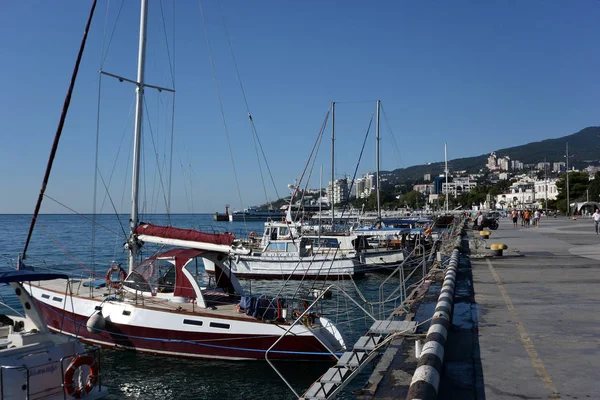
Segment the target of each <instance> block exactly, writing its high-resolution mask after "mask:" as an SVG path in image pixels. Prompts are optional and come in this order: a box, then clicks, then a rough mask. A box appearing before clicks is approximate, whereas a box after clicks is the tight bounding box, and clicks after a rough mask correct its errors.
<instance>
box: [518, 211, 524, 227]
mask: <svg viewBox="0 0 600 400" xmlns="http://www.w3.org/2000/svg"><path fill="white" fill-rule="evenodd" d="M519 217H520V218H521V226H525V212H524V211H523V210H521V211H519Z"/></svg>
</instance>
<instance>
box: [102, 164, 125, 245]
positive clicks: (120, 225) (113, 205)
mask: <svg viewBox="0 0 600 400" xmlns="http://www.w3.org/2000/svg"><path fill="white" fill-rule="evenodd" d="M96 172H97V174H98V176H100V180H101V181H102V184H103V185H104V190H106V194H107V196H108V200H109V201H110V204H111V205H112V208H113V211H114V212H115V216H116V217H117V221H119V227H120V228H121V231H123V236H124V237H125V240H127V236H128V235H127V233H125V228H124V227H123V223H121V219H120V218H119V212H118V211H117V207H116V206H115V203H114V202H113V199H112V196H111V195H110V193H109V192H108V187H107V186H106V182H105V181H104V177H103V176H102V173H101V172H100V171H99V170H98V171H96Z"/></svg>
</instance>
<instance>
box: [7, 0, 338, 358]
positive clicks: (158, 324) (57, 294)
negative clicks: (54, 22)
mask: <svg viewBox="0 0 600 400" xmlns="http://www.w3.org/2000/svg"><path fill="white" fill-rule="evenodd" d="M147 13H148V1H147V0H141V17H140V36H139V53H138V54H139V57H138V74H137V80H136V81H130V82H132V83H134V84H135V86H136V88H137V90H136V113H135V115H136V118H135V132H134V146H133V148H134V153H133V160H134V162H133V171H132V177H133V178H132V210H131V216H130V233H129V238H128V240H127V243H126V244H125V247H126V249H127V251H128V264H127V268H126V269H125V268H123V267H121V266H120V265H119V264H113V265H110V266H109V268H108V271H107V273H106V276H105V279H100V280H98V279H96V277H95V276H91V277H90V279H88V280H86V282H81V281H80V282H79V283H80V284H78V285H73V283H74V282H73V281H72V280H68V281H67V282H69V283H70V288H71V289H72V290H71V291H69V292H67V293H65V292H64V291H63V290H62V289H61V287H63V286H64V283H65V281H64V280H50V281H42V282H39V283H32V284H31V285H28V287H27V289H28V290H29V291H30V293H31V295H32V296H33V297H34V298H35V300H36V302H37V304H38V305H39V307H40V309H41V313H42V315H43V317H44V319H45V320H46V321H47V323H48V325H49V329H50V330H51V331H54V332H59V333H62V334H65V335H69V336H73V337H77V338H78V339H80V340H82V341H84V342H87V343H92V344H98V345H102V346H105V347H110V348H115V349H125V350H133V351H138V352H146V353H152V354H161V355H167V356H176V357H188V358H202V359H227V360H252V359H264V358H265V353H266V351H267V350H269V358H271V359H293V360H324V359H332V358H333V357H334V356H333V354H334V353H336V352H339V351H342V350H344V349H345V342H344V340H343V337H342V335H341V334H340V332H339V331H338V329H337V328H336V327H335V326H334V325H333V324H332V323H331V322H330V321H329V320H328V319H327V318H325V317H324V316H322V315H319V314H317V313H316V312H312V311H311V312H310V313H308V311H307V305H304V306H303V305H302V304H301V301H300V300H298V299H296V301H297V303H294V302H292V300H290V301H288V299H286V298H283V297H281V296H276V297H267V296H245V295H244V293H243V290H242V287H241V286H240V285H239V282H238V281H237V278H236V275H235V273H234V272H235V271H233V269H232V268H229V260H231V259H232V258H235V257H238V256H242V255H246V254H248V253H249V251H250V250H249V249H247V248H245V247H244V244H243V243H242V242H240V241H239V240H236V238H235V235H233V234H230V233H223V234H212V233H205V232H199V231H196V230H192V229H181V228H176V227H171V226H157V225H153V224H148V223H144V222H141V221H140V220H139V216H138V209H139V202H140V201H139V185H140V177H139V175H140V142H141V135H142V128H141V127H142V122H141V121H142V111H143V109H144V107H143V105H144V96H143V92H144V89H147V88H155V89H161V90H168V89H167V88H158V87H156V86H152V85H146V84H145V82H144V65H145V58H146V57H145V54H146V20H147ZM92 14H93V8H92V13H91V15H92ZM91 15H90V18H91ZM88 26H89V22H88ZM111 76H113V75H111ZM119 79H124V78H120V77H119ZM55 144H56V141H55ZM55 147H56V146H55ZM55 150H56V149H55V148H53V151H55ZM53 158H54V153H51V156H50V160H52V159H53ZM49 168H51V163H49ZM48 175H49V169H47V172H46V178H47V176H48ZM46 182H47V179H45V181H44V185H43V187H42V192H41V194H40V200H39V201H38V204H37V205H36V212H35V213H34V217H33V219H32V226H31V228H30V234H31V231H32V230H33V226H34V224H35V220H36V216H37V212H38V210H39V204H40V202H41V198H42V197H43V190H44V189H45V183H46ZM27 243H29V238H28V240H27ZM152 243H155V244H158V245H160V247H159V248H158V249H157V251H156V252H154V251H153V250H152V251H150V250H148V248H149V245H150V244H152ZM26 248H27V244H26V246H25V249H26ZM142 251H147V252H149V256H146V258H145V259H144V260H143V261H142V262H141V263H139V258H140V255H141V253H142ZM24 253H25V251H24ZM202 262H204V263H211V264H212V265H214V270H215V277H214V279H211V280H210V281H208V282H201V281H200V280H199V277H198V274H197V273H196V272H195V271H197V270H196V269H195V268H197V266H198V265H200V264H201V263H202ZM19 265H22V262H20V263H19ZM115 278H116V279H115ZM299 316H301V317H302V318H303V319H302V323H297V322H298V317H299ZM288 331H289V333H290V334H288V335H286V336H285V337H283V338H281V336H282V334H283V333H285V332H288ZM275 343H276V346H273V345H274V344H275ZM271 347H272V348H271ZM270 348H271V349H270Z"/></svg>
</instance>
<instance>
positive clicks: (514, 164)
mask: <svg viewBox="0 0 600 400" xmlns="http://www.w3.org/2000/svg"><path fill="white" fill-rule="evenodd" d="M510 166H511V168H512V169H513V170H517V171H521V170H523V163H522V162H521V161H519V160H512V161H511V162H510Z"/></svg>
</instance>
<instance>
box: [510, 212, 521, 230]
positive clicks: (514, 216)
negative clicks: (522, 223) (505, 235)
mask: <svg viewBox="0 0 600 400" xmlns="http://www.w3.org/2000/svg"><path fill="white" fill-rule="evenodd" d="M511 217H512V220H513V228H516V227H517V221H518V220H519V212H518V211H517V210H512V214H511Z"/></svg>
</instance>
